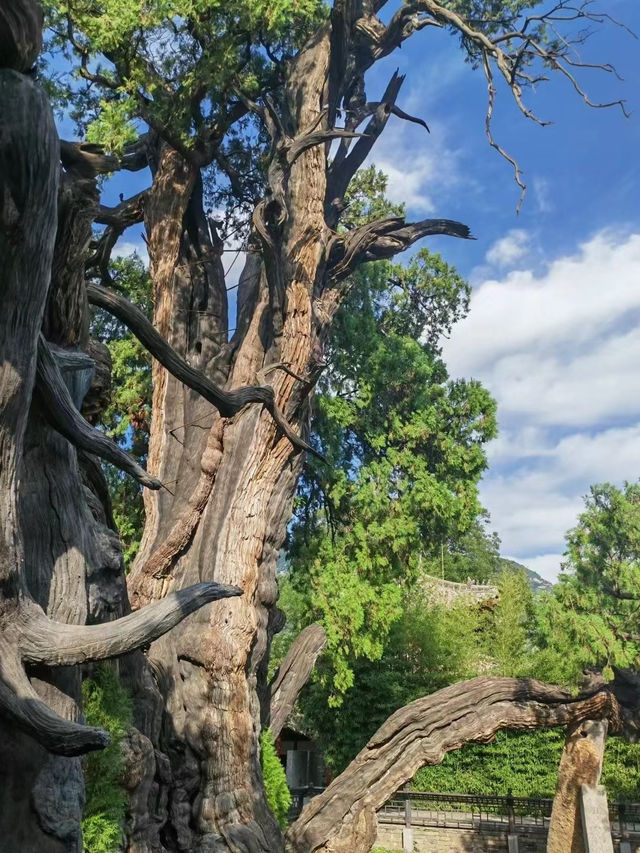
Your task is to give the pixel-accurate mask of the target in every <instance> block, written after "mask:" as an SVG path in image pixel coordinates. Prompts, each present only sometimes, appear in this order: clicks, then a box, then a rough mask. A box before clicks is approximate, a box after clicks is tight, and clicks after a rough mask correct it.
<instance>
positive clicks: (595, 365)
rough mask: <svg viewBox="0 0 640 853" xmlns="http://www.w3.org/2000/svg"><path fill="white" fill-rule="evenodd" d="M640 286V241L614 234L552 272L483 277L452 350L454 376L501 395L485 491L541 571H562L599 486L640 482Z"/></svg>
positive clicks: (512, 546)
mask: <svg viewBox="0 0 640 853" xmlns="http://www.w3.org/2000/svg"><path fill="white" fill-rule="evenodd" d="M512 237H513V233H509V234H507V235H505V238H504V239H505V240H507V239H508V240H510V239H511V238H512ZM515 242H516V244H517V245H518V244H519V241H518V239H516V241H515ZM499 245H501V246H502V247H503V248H504V246H505V245H506V244H505V243H504V242H503V241H501V240H499V241H497V243H496V244H494V247H492V249H491V250H490V252H489V253H491V252H492V251H493V250H494V249H495V247H496V246H499ZM508 248H509V247H508V244H507V249H508ZM489 253H488V254H489ZM508 254H509V251H507V252H506V253H505V252H503V253H502V255H500V257H501V258H504V257H505V256H506V255H508ZM515 254H517V252H516V253H515ZM511 257H512V261H511V263H514V262H515V258H514V254H513V253H511ZM526 257H528V256H523V258H522V260H524V259H525V258H526ZM496 261H497V259H495V258H494V262H496ZM639 281H640V234H631V235H625V236H623V237H621V236H620V235H616V234H615V233H614V232H613V231H604V232H601V233H599V234H596V235H595V236H594V237H593V238H591V239H590V240H588V241H586V242H585V243H583V244H581V245H580V246H579V247H578V251H577V252H576V253H575V254H574V255H571V256H567V257H561V258H558V259H556V260H554V261H552V262H550V263H548V264H547V265H546V267H545V269H544V270H543V271H542V272H537V273H536V272H534V271H533V270H532V269H520V270H519V271H512V272H505V273H504V274H503V277H502V278H491V279H488V280H484V281H481V282H480V286H479V287H478V288H477V289H476V290H475V292H474V295H473V297H472V302H471V311H470V314H469V317H468V318H467V319H465V320H464V321H463V322H462V323H460V324H459V326H458V327H457V329H455V330H454V334H453V336H452V339H451V340H450V341H448V342H447V343H446V345H445V357H446V359H447V362H448V364H449V367H450V370H451V373H452V375H453V376H475V377H477V378H479V379H481V380H482V382H483V383H484V384H485V385H486V386H487V387H488V389H489V390H490V391H491V392H492V393H493V395H494V396H495V397H496V398H497V400H498V413H499V420H500V425H501V435H500V437H499V438H498V440H497V441H496V442H494V443H493V445H492V446H491V447H490V448H489V458H490V470H489V472H488V474H487V476H486V478H485V481H484V482H483V485H482V495H483V499H484V501H485V504H486V506H487V508H488V509H489V511H490V512H491V515H492V519H493V523H494V526H495V529H496V530H497V531H498V533H499V534H500V536H501V538H502V541H503V549H504V552H505V553H509V554H511V555H514V556H515V557H516V558H519V559H521V560H524V561H526V562H527V564H530V565H531V567H532V568H535V565H538V566H539V567H540V568H541V569H542V568H544V571H545V572H547V573H549V572H550V571H551V570H552V567H553V566H556V569H557V567H558V566H559V557H558V555H559V554H561V553H562V551H563V548H564V544H563V543H564V533H565V532H566V530H567V529H568V528H569V527H571V526H573V524H575V521H576V517H577V514H578V513H579V512H580V511H581V508H582V496H583V495H584V494H586V493H587V491H588V488H589V485H591V484H592V483H595V482H601V481H603V480H610V481H612V482H615V483H621V482H622V481H623V480H625V479H635V478H637V477H638V476H639V475H640V451H639V450H638V448H640V373H639V372H638V370H637V365H638V363H639V362H640V328H639V326H640V287H638V282H639ZM554 571H555V570H554ZM547 576H548V574H547Z"/></svg>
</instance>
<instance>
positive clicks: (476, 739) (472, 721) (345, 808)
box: [286, 677, 637, 853]
mask: <svg viewBox="0 0 640 853" xmlns="http://www.w3.org/2000/svg"><path fill="white" fill-rule="evenodd" d="M634 701H635V702H636V703H637V696H636V698H635V700H634ZM636 707H637V705H636ZM620 714H621V710H620V705H619V703H618V700H617V698H616V697H615V695H614V692H613V690H612V688H611V685H607V686H605V687H602V688H600V689H598V690H596V691H595V692H594V693H592V694H590V695H581V696H578V697H573V696H572V695H571V694H570V693H569V692H568V691H565V690H562V689H560V688H558V687H554V686H551V685H548V684H543V683H542V682H539V681H535V680H533V679H514V678H494V677H480V678H474V679H471V680H470V681H463V682H460V683H459V684H454V685H452V686H451V687H446V688H445V689H443V690H439V691H438V692H437V693H434V694H432V695H431V696H426V697H424V698H422V699H417V700H416V701H415V702H412V703H411V704H409V705H407V706H406V707H404V708H401V709H400V710H399V711H396V713H395V714H393V715H392V716H391V717H389V719H388V720H387V721H386V722H385V723H384V724H383V725H382V726H381V728H380V729H378V731H377V732H376V734H375V735H374V736H373V737H372V738H371V740H370V741H369V742H368V743H367V745H366V746H365V747H364V749H363V750H361V752H360V753H359V754H358V755H357V756H356V758H355V759H354V760H353V761H352V762H351V764H350V765H349V766H348V767H347V769H346V770H345V771H344V772H343V773H342V774H341V775H340V776H338V778H337V779H335V780H334V781H333V782H332V783H331V785H329V787H328V788H327V789H326V790H325V791H323V793H321V794H319V795H318V796H316V797H314V798H313V800H311V802H310V803H309V804H308V805H307V806H306V808H305V809H304V810H303V812H302V814H301V815H300V817H299V818H298V820H297V821H296V822H295V823H294V824H293V825H292V826H291V828H290V829H289V831H288V832H287V835H286V839H287V846H286V849H287V853H320V851H321V853H338V851H340V853H346V851H349V853H368V851H369V849H370V847H371V844H372V843H373V840H374V837H375V821H376V818H375V813H376V810H377V809H379V808H381V807H382V806H383V805H384V804H385V803H386V802H387V800H388V799H389V798H390V797H391V796H392V794H393V793H394V792H395V791H396V790H398V788H400V787H401V786H402V785H404V784H405V783H406V782H407V781H408V780H409V779H411V778H412V777H413V776H414V774H415V773H416V772H417V771H418V770H419V769H420V767H423V766H424V765H425V764H439V763H440V762H441V761H442V759H443V758H444V756H445V755H446V754H447V752H450V751H451V750H453V749H459V748H460V747H461V746H463V745H464V744H465V743H488V742H490V741H491V740H493V738H494V737H495V735H496V733H497V732H498V731H500V730H501V729H511V730H516V731H518V730H519V731H526V730H529V729H538V728H549V727H553V726H565V725H568V724H569V723H577V722H579V721H580V720H586V719H609V720H612V721H614V726H616V727H617V728H618V729H619V728H620V725H621V723H620Z"/></svg>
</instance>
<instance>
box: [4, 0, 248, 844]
mask: <svg viewBox="0 0 640 853" xmlns="http://www.w3.org/2000/svg"><path fill="white" fill-rule="evenodd" d="M0 21H1V22H2V32H1V35H0V114H1V115H2V120H3V127H2V134H0V255H1V256H2V266H1V268H0V305H1V309H0V646H1V648H2V654H1V655H0V658H1V663H0V727H1V728H2V737H1V738H0V767H2V771H1V772H2V784H1V785H0V833H1V835H2V839H3V841H2V845H3V849H4V848H6V849H7V850H16V851H17V850H20V851H21V853H36V851H37V853H79V851H80V849H81V838H80V830H79V822H80V818H81V816H82V807H83V801H84V794H83V791H84V788H83V780H82V772H81V766H80V763H79V760H78V759H77V758H74V756H77V755H80V754H82V753H84V752H87V751H89V750H91V749H99V748H102V747H104V746H105V745H106V743H107V742H108V736H107V734H106V732H103V731H101V730H100V729H95V728H91V727H87V726H85V725H83V724H82V714H81V710H80V707H79V699H80V671H79V669H78V667H77V666H73V664H76V663H78V662H79V661H90V660H93V659H97V658H99V657H110V656H113V655H119V654H122V653H123V652H124V651H128V650H130V649H131V648H134V647H136V646H139V645H141V644H145V643H147V642H149V641H150V640H152V639H154V638H155V637H157V636H159V635H160V634H161V633H163V632H164V631H166V630H168V629H169V628H171V627H172V626H174V625H175V624H176V623H177V622H178V621H180V620H181V619H183V618H184V616H186V615H187V614H188V613H190V612H193V610H194V609H196V608H197V607H201V606H202V605H203V604H206V603H207V602H209V601H211V600H213V599H214V598H219V597H220V596H221V595H222V596H226V595H237V594H238V593H239V592H240V590H239V589H237V588H233V589H232V588H231V587H228V586H225V587H222V586H217V585H215V584H210V583H209V584H201V585H199V586H198V587H197V588H195V589H183V590H181V591H180V592H178V593H177V596H175V595H173V596H170V597H169V598H168V599H167V600H166V601H162V602H158V603H157V604H154V605H153V606H152V608H151V609H145V610H142V611H140V612H139V613H135V614H131V615H129V616H126V617H124V618H123V619H120V620H117V621H115V622H114V621H111V622H109V624H108V625H104V626H102V625H100V626H98V625H94V626H92V627H84V623H85V622H86V621H87V620H88V619H89V618H90V616H91V613H90V612H89V611H88V604H89V605H90V606H91V608H92V610H93V611H94V614H93V615H94V618H95V616H100V615H109V616H110V617H111V616H112V615H113V613H112V612H107V613H106V614H105V613H104V605H105V602H104V600H103V601H102V602H101V604H100V606H99V607H95V606H94V605H95V597H94V596H93V595H92V593H91V584H92V576H93V579H94V580H95V575H96V574H99V573H101V572H102V571H103V569H105V568H106V569H107V570H108V572H111V573H114V574H116V575H118V576H119V577H120V579H122V557H121V552H120V549H119V546H118V543H117V541H116V542H114V541H113V540H114V537H113V534H112V533H111V532H110V531H109V530H108V529H107V526H106V524H105V519H106V512H103V510H102V507H101V501H100V499H99V497H98V495H97V493H96V492H94V491H93V490H92V488H91V483H94V484H95V483H96V482H98V481H99V479H100V475H99V474H98V475H96V472H95V471H93V474H92V476H91V477H90V478H88V479H83V477H82V473H81V470H80V467H79V465H78V459H77V455H76V451H75V448H74V447H73V446H72V444H70V443H69V442H68V441H66V440H65V438H63V437H62V436H61V435H59V434H58V433H57V432H56V431H55V430H53V429H51V427H50V426H49V425H48V423H47V418H51V420H52V421H53V422H54V423H55V425H56V427H60V428H61V431H62V432H64V433H66V434H67V435H69V437H70V438H72V439H73V438H74V437H76V436H75V433H76V432H77V430H78V429H81V430H82V431H84V434H85V436H87V435H92V433H91V432H90V428H89V427H88V425H86V424H84V422H83V421H82V418H81V416H80V415H79V413H78V412H77V407H79V406H81V405H82V401H83V398H84V395H85V394H86V392H87V390H88V388H89V385H90V381H91V374H92V372H93V370H92V364H93V363H92V361H91V359H90V358H87V357H86V356H84V355H83V354H82V353H79V352H77V351H76V350H75V349H72V350H70V351H65V350H60V349H56V348H53V350H52V352H49V349H48V346H47V345H46V344H44V343H42V344H41V349H42V351H43V352H44V354H45V368H46V369H45V370H44V371H41V380H42V379H43V378H44V380H47V381H46V382H45V384H46V388H45V389H44V390H45V395H44V399H45V400H46V404H45V406H43V405H42V397H41V399H40V400H38V399H35V397H34V387H35V379H36V364H37V360H38V340H39V337H40V335H41V329H42V327H43V322H44V320H45V318H46V323H45V325H46V328H47V329H48V330H49V332H50V333H51V334H52V336H53V337H55V339H56V341H57V342H58V343H59V344H65V345H68V344H73V345H75V344H80V343H86V342H87V340H88V334H87V332H88V329H87V323H88V314H87V310H86V305H87V302H86V295H85V293H84V287H83V283H82V281H83V275H82V266H81V261H80V259H81V255H82V253H83V252H84V250H85V248H86V238H87V231H88V230H89V231H90V220H91V211H90V210H89V211H87V209H86V207H83V204H84V203H82V204H81V207H83V209H82V210H81V211H79V215H77V216H76V215H74V214H73V211H72V210H71V207H72V205H71V206H69V207H67V208H65V206H64V204H63V205H62V209H63V213H64V215H63V216H61V218H60V219H58V216H57V201H58V182H59V172H60V145H59V141H58V137H57V134H56V131H55V127H54V124H53V117H52V114H51V109H50V107H49V105H48V102H47V99H46V97H45V96H44V94H43V93H42V92H41V91H40V90H39V89H38V87H37V86H36V85H35V83H34V82H33V80H31V78H30V77H29V76H26V75H23V74H22V73H19V72H20V71H23V70H29V68H30V64H31V62H32V61H33V58H34V57H35V49H36V48H37V46H38V44H39V38H40V36H39V32H38V33H36V34H35V35H34V26H35V25H34V21H35V22H39V23H40V22H41V14H40V10H39V8H38V6H37V4H35V3H31V2H26V0H25V1H24V2H23V0H19V2H16V3H12V4H11V9H8V8H7V4H0ZM7 66H13V67H7ZM25 66H29V67H28V68H27V67H25ZM14 69H18V70H14ZM91 155H92V157H94V158H95V157H96V156H98V153H97V152H96V151H92V152H91ZM100 156H101V155H100ZM86 179H87V178H86V176H83V180H86ZM66 189H69V187H68V186H67V187H66ZM89 196H90V197H91V198H94V196H95V185H94V186H93V194H92V193H89ZM65 229H66V231H68V232H69V233H62V232H63V231H65ZM56 230H57V233H58V239H57V240H56ZM82 235H83V236H82ZM78 264H80V268H79V269H78V268H77V267H78ZM52 267H55V270H56V277H57V278H56V287H55V292H54V298H52V299H51V300H49V302H48V303H47V291H48V288H49V282H50V279H51V273H52ZM65 377H66V378H65ZM41 390H42V389H41ZM47 394H49V396H47ZM54 409H55V410H54ZM61 413H62V415H63V416H62V417H61ZM45 416H46V417H45ZM69 419H71V421H72V422H73V423H72V424H71V426H70V427H69V426H68V423H66V422H65V421H68V420H69ZM84 464H85V467H86V468H87V470H89V468H90V467H91V465H90V463H89V462H88V460H87V459H85V462H84ZM87 466H88V467H87ZM85 482H86V483H87V484H88V485H85ZM100 610H102V613H100V612H99V611H100ZM107 611H109V607H108V603H107ZM63 756H64V757H63Z"/></svg>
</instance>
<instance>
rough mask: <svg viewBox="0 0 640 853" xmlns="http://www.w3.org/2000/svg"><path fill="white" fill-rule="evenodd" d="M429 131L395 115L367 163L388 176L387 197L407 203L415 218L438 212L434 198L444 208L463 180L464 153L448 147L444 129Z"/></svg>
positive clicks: (437, 128)
mask: <svg viewBox="0 0 640 853" xmlns="http://www.w3.org/2000/svg"><path fill="white" fill-rule="evenodd" d="M430 130H431V133H430V134H427V132H426V130H424V128H421V127H418V126H417V125H408V124H407V122H405V121H401V120H400V119H397V118H394V117H393V116H392V117H391V121H390V123H389V125H388V127H387V128H386V129H385V133H384V134H383V135H382V136H381V137H380V140H379V142H378V143H377V144H376V145H375V146H374V148H373V151H372V152H371V155H370V156H369V157H368V158H367V160H366V161H365V164H364V165H365V166H371V165H375V166H376V168H378V169H380V170H381V171H382V172H384V173H385V175H387V177H388V179H389V182H388V185H387V192H386V195H387V197H388V198H389V199H390V200H391V201H392V202H394V203H395V204H401V203H404V204H405V205H406V207H407V211H408V212H409V214H410V215H412V216H423V217H426V216H429V215H430V214H432V213H435V212H436V204H435V203H434V201H433V199H434V198H437V199H438V204H439V206H440V207H441V205H442V204H443V201H444V200H446V197H447V194H448V193H449V192H450V191H452V190H453V189H454V188H455V187H457V186H459V185H460V182H461V180H462V177H461V169H460V158H461V154H460V153H459V152H458V151H456V150H455V149H453V148H451V147H450V146H449V145H448V142H447V138H446V131H445V129H444V127H443V126H442V125H441V124H440V123H437V122H436V123H434V124H433V125H430Z"/></svg>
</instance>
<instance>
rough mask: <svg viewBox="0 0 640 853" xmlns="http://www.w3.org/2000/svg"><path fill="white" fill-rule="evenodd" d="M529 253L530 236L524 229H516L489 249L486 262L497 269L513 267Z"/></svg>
mask: <svg viewBox="0 0 640 853" xmlns="http://www.w3.org/2000/svg"><path fill="white" fill-rule="evenodd" d="M528 252H529V234H528V233H527V232H526V231H525V230H524V229H522V228H514V229H512V230H511V231H509V233H508V234H506V235H505V236H504V237H501V238H500V239H499V240H496V242H495V243H494V244H493V245H492V246H491V247H490V248H489V251H488V252H487V254H486V255H485V258H486V260H487V261H488V262H489V263H490V264H493V265H494V266H497V267H508V266H512V265H513V264H514V263H515V262H516V261H520V260H522V259H523V258H524V257H526V255H527V254H528Z"/></svg>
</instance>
